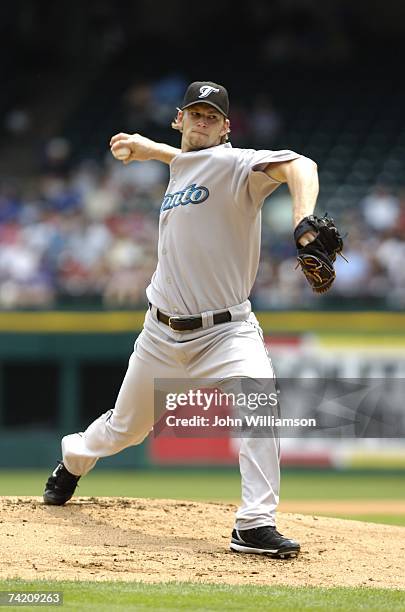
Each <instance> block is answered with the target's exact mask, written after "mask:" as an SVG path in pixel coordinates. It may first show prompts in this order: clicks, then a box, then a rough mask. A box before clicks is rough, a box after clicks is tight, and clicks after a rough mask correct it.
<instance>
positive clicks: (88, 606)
mask: <svg viewBox="0 0 405 612" xmlns="http://www.w3.org/2000/svg"><path fill="white" fill-rule="evenodd" d="M0 589H1V590H3V591H8V590H14V591H16V590H28V591H37V592H38V591H43V590H49V591H56V590H60V591H63V595H64V604H63V607H61V608H60V609H61V610H80V611H81V610H94V611H97V612H102V611H106V612H107V611H108V612H114V611H116V610H153V611H154V612H163V611H165V612H166V611H168V610H169V611H170V610H173V611H178V610H187V611H189V610H193V612H194V611H195V612H198V611H203V610H204V611H207V610H210V611H211V610H212V611H215V610H218V611H221V612H223V611H224V610H238V611H242V610H243V612H245V611H249V610H252V611H254V612H257V610H271V611H272V612H277V611H280V612H281V611H282V612H296V610H299V611H301V610H304V611H308V612H314V611H316V612H329V611H330V610H332V611H333V610H336V611H340V612H343V611H344V612H355V611H357V610H367V611H375V612H384V611H386V612H400V611H403V610H404V607H405V591H399V590H390V589H370V588H363V587H361V588H333V589H326V588H315V587H300V588H293V587H285V586H276V587H255V586H229V585H213V584H210V585H209V584H195V583H189V582H183V583H179V582H171V583H163V584H145V583H134V582H98V583H92V582H45V581H44V582H42V581H41V582H39V581H38V582H26V581H22V580H15V581H12V580H7V581H0ZM7 609H8V610H10V609H15V610H16V609H21V606H20V607H19V608H7ZM24 609H26V610H28V609H29V610H34V609H38V608H34V607H32V606H29V607H25V606H24ZM50 609H58V608H54V607H52V608H50Z"/></svg>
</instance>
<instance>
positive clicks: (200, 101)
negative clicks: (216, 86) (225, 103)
mask: <svg viewBox="0 0 405 612" xmlns="http://www.w3.org/2000/svg"><path fill="white" fill-rule="evenodd" d="M195 104H208V106H213V107H214V108H216V109H217V111H219V112H220V113H221V115H223V116H224V117H226V118H227V117H228V115H226V114H225V113H224V111H223V110H222V108H220V107H219V106H218V105H217V104H215V102H208V101H207V100H195V102H189V103H188V104H186V105H185V106H182V107H181V109H180V110H184V109H185V108H188V107H189V106H194V105H195Z"/></svg>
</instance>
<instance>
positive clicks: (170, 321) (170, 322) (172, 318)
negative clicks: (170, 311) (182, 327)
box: [169, 317, 178, 331]
mask: <svg viewBox="0 0 405 612" xmlns="http://www.w3.org/2000/svg"><path fill="white" fill-rule="evenodd" d="M174 319H178V317H169V327H170V329H172V330H173V331H176V330H175V329H174V327H172V320H174Z"/></svg>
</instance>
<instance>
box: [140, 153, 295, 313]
mask: <svg viewBox="0 0 405 612" xmlns="http://www.w3.org/2000/svg"><path fill="white" fill-rule="evenodd" d="M297 157H300V155H299V154H297V153H294V152H293V151H287V150H284V151H266V150H261V151H256V150H254V149H237V148H233V147H232V146H231V144H229V143H227V144H223V145H219V146H216V147H211V148H209V149H204V150H201V151H191V152H187V153H180V154H178V155H176V157H174V159H173V160H172V162H171V164H170V182H169V184H168V188H167V191H166V194H165V196H164V199H163V203H162V206H161V214H160V223H159V244H158V265H157V268H156V271H155V273H154V274H153V276H152V279H151V283H150V285H149V287H148V288H147V291H146V293H147V297H148V300H149V302H151V303H152V304H154V305H155V306H157V307H158V308H159V309H161V310H163V311H165V312H167V313H171V314H174V313H179V314H197V313H201V312H204V311H207V310H219V309H221V308H228V307H230V306H233V305H235V304H240V303H242V302H244V301H245V300H246V299H248V297H249V294H250V292H251V289H252V286H253V283H254V280H255V278H256V274H257V269H258V265H259V258H260V236H261V214H260V211H261V207H262V204H263V201H264V199H265V198H266V197H267V196H268V195H270V194H271V193H272V192H273V191H274V190H275V189H276V188H277V187H278V186H279V185H280V183H279V182H278V181H276V180H274V179H272V178H270V177H269V176H268V175H267V174H266V173H265V172H264V169H265V167H266V165H267V164H268V163H269V162H283V161H287V160H291V159H295V158H297Z"/></svg>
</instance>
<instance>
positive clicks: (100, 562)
mask: <svg viewBox="0 0 405 612" xmlns="http://www.w3.org/2000/svg"><path fill="white" fill-rule="evenodd" d="M235 508H236V507H235V506H234V505H233V504H218V503H199V502H189V501H178V500H164V499H135V498H110V497H104V498H92V497H91V498H85V497H78V498H75V499H74V500H72V501H71V502H70V503H68V504H67V505H66V506H64V507H54V506H45V505H44V504H43V503H42V499H41V498H38V497H1V498H0V550H1V558H0V578H1V579H4V578H17V577H18V578H23V579H30V580H32V579H42V580H44V579H47V580H69V579H77V580H131V581H132V580H133V581H146V582H166V581H171V580H176V581H195V582H208V583H228V584H255V585H272V584H273V585H274V584H284V585H290V586H304V585H306V586H308V585H312V586H325V587H330V586H369V587H390V588H401V589H405V564H404V558H405V527H396V526H395V527H394V526H391V525H379V524H374V523H362V522H359V521H348V520H343V519H335V518H329V517H328V518H327V517H317V516H311V515H303V514H289V513H279V514H278V524H277V527H278V529H279V530H280V531H281V532H282V533H284V534H285V535H287V536H290V537H293V538H295V539H297V540H299V541H300V542H301V547H302V548H301V554H300V555H299V557H298V558H297V559H290V560H283V561H282V560H274V559H270V558H268V557H262V556H259V555H246V554H238V553H232V552H231V551H230V550H229V540H230V533H231V529H232V525H233V519H234V511H235Z"/></svg>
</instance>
